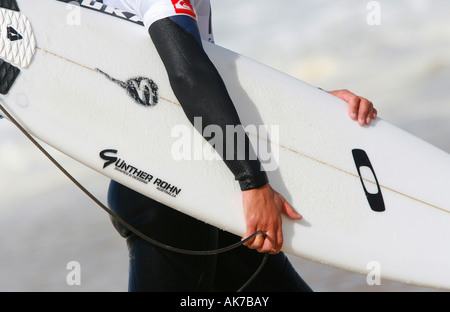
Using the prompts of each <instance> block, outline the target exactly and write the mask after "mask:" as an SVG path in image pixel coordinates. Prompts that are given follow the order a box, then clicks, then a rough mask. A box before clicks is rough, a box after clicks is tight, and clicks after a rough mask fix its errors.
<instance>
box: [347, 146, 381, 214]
mask: <svg viewBox="0 0 450 312" xmlns="http://www.w3.org/2000/svg"><path fill="white" fill-rule="evenodd" d="M352 154H353V159H354V161H355V165H356V169H357V170H358V174H359V178H360V180H361V184H362V187H363V189H364V192H365V194H366V197H367V200H368V201H369V205H370V208H371V209H372V210H373V211H376V212H382V211H385V209H386V208H385V205H384V200H383V195H382V194H381V188H380V184H379V183H378V179H377V176H376V174H375V171H374V170H373V167H372V164H371V163H370V160H369V157H368V156H367V154H366V152H365V151H363V150H361V149H354V150H352ZM361 167H368V168H369V169H370V170H371V171H372V174H373V176H374V178H375V182H376V184H377V188H378V192H377V193H375V194H372V193H369V192H368V191H367V189H366V186H365V185H364V181H363V178H362V176H361V171H360V168H361Z"/></svg>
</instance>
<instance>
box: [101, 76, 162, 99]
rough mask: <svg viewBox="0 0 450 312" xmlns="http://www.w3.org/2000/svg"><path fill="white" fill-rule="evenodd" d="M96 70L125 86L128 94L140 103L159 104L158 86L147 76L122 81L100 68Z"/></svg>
mask: <svg viewBox="0 0 450 312" xmlns="http://www.w3.org/2000/svg"><path fill="white" fill-rule="evenodd" d="M96 70H97V71H98V72H99V73H101V74H103V75H104V76H105V77H106V78H108V79H109V80H111V81H112V82H114V83H116V84H118V85H119V86H121V87H122V88H124V89H125V90H126V91H127V93H128V95H130V96H131V97H132V98H133V99H134V100H135V101H136V102H137V103H138V104H141V105H144V106H155V105H156V104H158V100H159V97H158V86H157V85H156V83H154V82H153V80H151V79H149V78H146V77H137V78H132V79H129V80H127V81H120V80H117V79H114V78H113V77H111V76H110V75H108V74H107V73H105V72H103V71H102V70H100V69H98V68H97V69H96Z"/></svg>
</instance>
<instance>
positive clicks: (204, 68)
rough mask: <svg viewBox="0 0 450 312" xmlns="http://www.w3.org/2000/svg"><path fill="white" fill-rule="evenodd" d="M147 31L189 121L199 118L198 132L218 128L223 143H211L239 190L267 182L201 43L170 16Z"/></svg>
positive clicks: (230, 101)
mask: <svg viewBox="0 0 450 312" xmlns="http://www.w3.org/2000/svg"><path fill="white" fill-rule="evenodd" d="M149 34H150V37H151V38H152V40H153V42H154V44H155V47H156V49H157V51H158V53H159V55H160V57H161V59H162V61H163V63H164V65H165V67H166V70H167V73H168V76H169V80H170V84H171V86H172V89H173V91H174V93H175V96H176V97H177V99H178V101H179V102H180V104H181V106H182V107H183V110H184V112H185V114H186V116H187V117H188V119H189V120H190V122H191V123H192V124H193V125H194V118H195V117H201V121H202V122H201V125H202V129H197V130H198V131H200V133H201V134H203V133H204V131H203V130H204V129H205V127H207V126H208V125H217V126H219V127H220V128H221V130H222V134H223V137H224V140H223V141H224V142H223V144H221V145H220V144H219V145H218V144H214V145H213V146H214V148H215V149H216V151H218V152H219V155H221V156H222V159H223V160H224V162H225V164H226V165H227V166H228V168H229V169H230V170H231V172H232V173H233V174H234V176H235V179H236V180H238V181H239V184H240V187H241V190H248V189H253V188H257V187H261V186H263V185H265V184H267V183H268V178H267V174H266V173H265V172H264V171H263V170H262V168H261V163H260V161H259V160H258V159H257V157H256V156H255V153H254V151H253V150H252V148H251V145H250V143H249V139H248V137H247V135H246V134H245V131H244V128H243V126H242V125H241V122H240V120H239V116H238V114H237V111H236V109H235V107H234V104H233V102H232V100H231V98H230V96H229V94H228V91H227V89H226V87H225V84H224V82H223V80H222V78H221V77H220V74H219V73H218V71H217V70H216V68H215V66H214V64H213V63H212V62H211V60H210V59H209V57H208V56H207V54H206V53H205V51H204V50H203V47H202V45H201V43H199V42H198V41H197V40H196V39H195V38H194V36H192V35H191V34H190V33H189V32H187V31H186V30H184V29H183V28H182V27H181V26H179V25H178V24H177V23H175V22H174V21H172V20H171V19H170V18H166V19H161V20H158V21H156V22H154V23H153V24H152V25H151V26H150V28H149ZM231 125H232V126H234V127H235V129H236V131H234V132H233V133H232V134H230V131H227V126H231ZM236 132H238V135H237V138H236V139H235V135H236ZM239 132H240V133H243V134H244V135H243V139H244V140H245V150H244V149H242V148H241V146H244V145H243V144H241V142H239V140H238V138H239V137H242V136H241V135H240V134H239ZM204 137H205V139H207V140H210V139H211V137H206V136H204ZM215 143H217V142H215ZM231 148H232V149H233V151H232V152H230V149H231ZM231 155H232V156H231Z"/></svg>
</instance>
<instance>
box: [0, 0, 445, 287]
mask: <svg viewBox="0 0 450 312" xmlns="http://www.w3.org/2000/svg"><path fill="white" fill-rule="evenodd" d="M80 3H81V5H82V6H81V7H76V6H69V5H68V4H66V3H63V2H60V1H55V0H41V1H39V5H38V4H37V2H36V1H33V0H19V1H17V4H18V5H15V4H16V1H2V2H1V3H0V5H1V6H2V7H1V9H0V27H1V29H0V34H1V35H0V37H1V44H2V46H1V47H2V48H1V49H0V59H1V64H0V68H1V72H2V77H1V78H2V79H1V82H0V91H1V97H0V101H1V102H2V104H3V105H4V106H5V107H6V108H7V109H8V111H9V112H10V113H11V114H12V115H13V116H14V117H15V118H17V120H18V121H19V122H20V123H21V124H22V125H23V126H24V127H25V128H26V129H27V130H28V131H29V132H30V133H32V134H33V135H34V136H35V137H37V138H39V139H41V140H43V141H44V142H46V143H48V144H49V145H51V146H53V147H55V148H56V149H58V150H59V151H61V152H63V153H65V154H67V155H69V156H71V157H72V158H74V159H75V160H77V161H79V162H81V163H83V164H85V165H86V166H88V167H90V168H92V169H94V170H96V171H98V172H100V173H101V174H103V175H106V176H108V177H110V178H111V179H114V180H116V181H118V182H120V183H122V184H124V185H127V186H128V187H130V188H132V189H135V190H137V191H138V192H141V193H142V194H145V195H147V196H149V197H152V198H154V199H156V200H158V201H160V202H162V203H164V204H166V205H168V206H170V207H172V208H174V209H177V210H179V211H182V212H184V213H186V214H189V215H191V216H193V217H195V218H198V219H200V220H203V221H205V222H207V223H210V224H212V225H214V226H217V227H219V228H221V229H224V230H227V231H230V232H232V233H235V234H237V235H244V234H245V221H244V217H243V212H242V203H241V191H240V189H239V185H238V184H237V182H236V181H234V179H233V176H232V174H231V173H230V172H229V170H228V168H227V167H226V166H225V165H224V163H223V162H222V161H221V160H217V159H213V160H210V158H216V156H217V155H216V154H214V151H213V150H212V149H211V148H210V146H209V144H208V143H207V142H205V141H204V140H203V138H202V136H201V135H200V134H198V133H197V132H196V131H195V130H194V129H193V127H192V125H191V124H190V123H189V122H188V120H187V118H186V117H185V115H184V113H183V111H182V109H181V107H180V105H179V103H178V101H177V99H176V97H175V96H174V94H173V92H172V90H171V88H170V85H169V82H168V79H167V75H166V72H165V69H164V67H163V64H162V63H161V61H160V59H159V57H158V54H157V52H156V50H155V49H154V47H153V45H152V42H151V40H150V38H149V36H148V33H147V32H146V31H145V29H144V28H143V27H142V25H139V20H138V19H137V18H136V17H135V16H132V15H128V14H124V13H123V12H120V11H117V10H112V9H111V8H107V7H105V6H102V5H101V4H95V5H94V4H91V2H90V1H80ZM83 6H88V7H89V8H90V9H87V8H85V7H83ZM76 10H79V11H76ZM99 11H104V12H106V13H109V14H100V12H99ZM78 13H79V14H80V15H79V16H78V17H79V23H74V22H73V21H74V20H73V19H72V18H73V16H71V15H70V14H78ZM111 15H116V16H120V17H121V18H116V17H113V16H111ZM204 45H205V50H206V51H207V53H208V55H209V56H210V58H211V60H212V61H213V62H214V64H215V65H216V66H217V68H218V70H219V72H220V73H221V75H222V77H223V79H224V81H225V84H226V85H227V88H228V90H229V92H230V95H231V97H232V99H233V101H234V103H235V105H236V108H237V110H238V113H239V115H240V117H241V121H242V123H243V125H244V126H245V129H246V131H247V132H248V135H249V137H250V139H251V141H252V143H253V145H254V147H255V149H256V150H257V151H259V156H260V158H261V160H262V163H263V165H264V166H265V168H266V169H267V170H268V175H269V179H270V182H271V184H272V186H273V187H274V189H276V190H277V191H278V192H280V193H281V194H283V195H284V196H285V197H286V199H287V200H288V201H289V202H290V203H291V204H292V205H293V206H294V207H295V208H296V209H297V210H298V211H299V212H300V213H301V214H302V215H303V220H301V221H292V220H288V219H286V218H285V219H283V232H284V238H285V242H284V246H283V250H284V251H285V252H288V253H290V254H293V255H296V256H300V257H303V258H306V259H309V260H312V261H316V262H319V263H324V264H327V265H331V266H334V267H338V268H341V269H345V270H349V271H353V272H357V273H361V274H367V273H368V272H369V271H370V270H371V265H372V264H373V263H377V264H379V268H380V272H379V273H380V274H381V276H382V278H386V279H390V280H394V281H399V282H404V283H411V284H417V285H421V286H427V287H437V288H447V289H450V265H449V263H450V250H449V243H448V241H447V238H448V237H449V235H450V227H448V226H447V224H448V223H449V221H450V192H448V191H447V188H448V185H449V184H450V178H449V173H450V156H449V155H448V154H447V153H445V152H443V151H441V150H439V149H438V148H436V147H434V146H432V145H430V144H428V143H426V142H424V141H422V140H420V139H418V138H417V137H414V136H413V135H411V134H409V133H407V132H405V131H403V130H401V129H399V128H397V127H395V126H393V125H391V124H389V123H388V122H386V121H384V120H382V119H380V118H378V119H377V120H376V121H375V122H373V124H372V125H371V126H369V127H360V126H358V125H357V124H356V123H355V122H354V121H352V120H350V118H348V117H347V104H345V103H343V102H342V101H341V100H339V99H337V98H335V97H333V96H331V95H329V94H328V93H326V92H324V91H321V90H319V89H317V88H315V87H313V86H310V85H308V84H306V83H304V82H302V81H299V80H297V79H295V78H292V77H290V76H288V75H286V74H283V73H280V72H278V71H276V70H273V69H271V68H269V67H267V66H264V65H262V64H259V63H257V62H255V61H253V60H251V59H248V58H246V57H244V56H242V55H238V54H236V53H234V52H231V51H228V50H226V49H224V48H222V47H219V46H217V45H213V44H209V43H207V42H205V43H204Z"/></svg>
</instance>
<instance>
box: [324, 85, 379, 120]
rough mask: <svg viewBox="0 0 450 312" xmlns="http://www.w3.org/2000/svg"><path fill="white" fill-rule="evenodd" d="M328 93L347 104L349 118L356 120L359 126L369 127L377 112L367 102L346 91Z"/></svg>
mask: <svg viewBox="0 0 450 312" xmlns="http://www.w3.org/2000/svg"><path fill="white" fill-rule="evenodd" d="M328 93H330V94H332V95H334V96H336V97H338V98H340V99H341V100H344V101H345V102H347V103H348V113H349V115H350V118H351V119H353V120H357V121H358V123H359V125H360V126H364V125H370V123H371V121H372V120H373V119H376V118H377V110H376V109H375V108H374V107H373V104H372V102H370V101H369V100H367V99H365V98H363V97H361V96H357V95H355V94H353V93H352V92H350V91H348V90H335V91H328Z"/></svg>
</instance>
